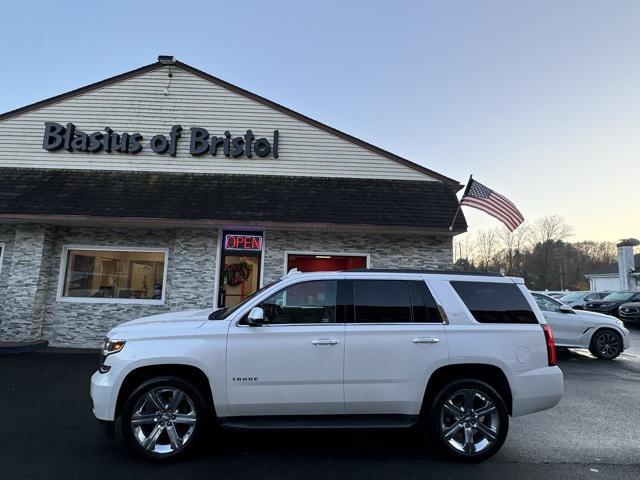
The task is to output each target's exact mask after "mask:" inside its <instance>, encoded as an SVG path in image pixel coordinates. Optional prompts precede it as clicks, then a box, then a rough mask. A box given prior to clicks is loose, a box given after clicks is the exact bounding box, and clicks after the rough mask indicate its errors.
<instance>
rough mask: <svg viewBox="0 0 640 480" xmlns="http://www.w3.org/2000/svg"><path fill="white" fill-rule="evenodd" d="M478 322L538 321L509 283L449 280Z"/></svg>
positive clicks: (517, 289) (521, 295)
mask: <svg viewBox="0 0 640 480" xmlns="http://www.w3.org/2000/svg"><path fill="white" fill-rule="evenodd" d="M451 286H452V287H453V288H454V290H455V291H456V292H457V293H458V295H459V296H460V298H461V299H462V301H463V302H464V304H465V305H466V306H467V308H468V309H469V311H470V312H471V313H472V315H473V317H474V318H475V319H476V320H477V321H478V322H480V323H538V320H537V319H536V316H535V315H534V313H533V311H532V310H531V307H530V306H529V303H528V302H527V299H526V298H525V297H524V295H523V294H522V292H521V291H520V289H519V288H518V287H517V286H516V285H514V284H512V283H491V282H457V281H454V282H451Z"/></svg>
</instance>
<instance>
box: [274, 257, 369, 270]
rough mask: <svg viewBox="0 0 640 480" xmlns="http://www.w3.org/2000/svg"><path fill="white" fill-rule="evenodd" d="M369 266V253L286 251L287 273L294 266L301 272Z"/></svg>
mask: <svg viewBox="0 0 640 480" xmlns="http://www.w3.org/2000/svg"><path fill="white" fill-rule="evenodd" d="M368 266H369V256H368V255H367V254H347V253H326V252H318V253H316V252H285V273H286V272H289V271H291V270H292V269H294V268H296V269H298V270H299V271H300V272H332V271H336V270H351V269H354V268H367V267H368Z"/></svg>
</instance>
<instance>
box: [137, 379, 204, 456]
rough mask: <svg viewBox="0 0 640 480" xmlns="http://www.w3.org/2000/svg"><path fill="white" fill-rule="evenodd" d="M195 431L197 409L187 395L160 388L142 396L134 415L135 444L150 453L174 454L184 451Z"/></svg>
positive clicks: (175, 390) (170, 388) (176, 390)
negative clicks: (182, 449) (183, 448)
mask: <svg viewBox="0 0 640 480" xmlns="http://www.w3.org/2000/svg"><path fill="white" fill-rule="evenodd" d="M195 427H196V408H195V405H194V402H193V400H192V399H191V397H189V395H187V394H186V393H185V392H184V391H182V390H180V389H178V388H175V387H158V388H154V389H152V390H150V391H149V392H147V393H146V394H145V395H144V396H142V397H141V398H140V399H139V400H138V402H137V403H136V406H135V407H134V409H133V415H131V430H132V432H133V436H134V438H135V439H136V441H137V442H138V443H139V444H140V446H141V447H142V448H144V449H145V450H147V451H148V452H152V453H156V454H167V453H173V452H176V451H177V450H180V449H181V448H182V447H184V446H185V445H186V444H187V442H189V440H190V439H191V436H192V435H193V431H194V429H195Z"/></svg>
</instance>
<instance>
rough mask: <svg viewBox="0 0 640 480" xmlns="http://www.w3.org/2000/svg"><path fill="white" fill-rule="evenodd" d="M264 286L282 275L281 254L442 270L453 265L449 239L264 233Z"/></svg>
mask: <svg viewBox="0 0 640 480" xmlns="http://www.w3.org/2000/svg"><path fill="white" fill-rule="evenodd" d="M264 241H265V259H264V283H265V284H266V283H268V282H271V281H273V280H276V279H277V278H278V277H280V276H282V275H283V274H284V273H285V265H284V261H285V260H284V254H285V251H289V252H291V251H295V252H314V253H322V252H328V253H345V254H349V253H352V254H357V253H358V254H369V267H370V268H416V269H420V268H422V269H446V268H451V267H452V265H453V247H452V240H451V237H430V236H424V235H403V234H386V233H385V234H380V233H362V232H359V233H344V232H330V231H322V230H317V231H294V230H267V231H266V232H265V239H264Z"/></svg>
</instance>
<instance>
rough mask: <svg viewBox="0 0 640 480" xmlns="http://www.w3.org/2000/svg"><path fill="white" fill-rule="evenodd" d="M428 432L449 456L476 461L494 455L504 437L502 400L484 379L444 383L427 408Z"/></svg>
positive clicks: (506, 423) (505, 417) (506, 427)
mask: <svg viewBox="0 0 640 480" xmlns="http://www.w3.org/2000/svg"><path fill="white" fill-rule="evenodd" d="M429 423H430V426H431V432H432V435H433V436H434V437H435V440H436V442H437V444H438V445H439V447H440V448H441V449H442V450H444V451H445V452H446V453H447V454H448V455H449V456H452V457H453V458H455V459H457V460H461V461H466V462H478V461H481V460H484V459H486V458H489V457H491V456H492V455H494V454H495V453H496V452H497V451H498V450H500V447H501V446H502V444H503V443H504V441H505V439H506V438H507V431H508V430H509V416H508V413H507V409H506V407H505V404H504V401H503V400H502V398H501V397H500V395H499V394H498V392H496V390H495V389H494V388H493V387H491V386H490V385H488V384H487V383H484V382H481V381H478V380H472V379H468V380H467V379H465V380H456V381H453V382H451V383H449V384H447V385H445V386H444V387H443V388H442V389H441V390H440V392H439V393H438V394H437V395H436V396H435V398H434V401H433V403H432V405H431V409H430V412H429Z"/></svg>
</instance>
